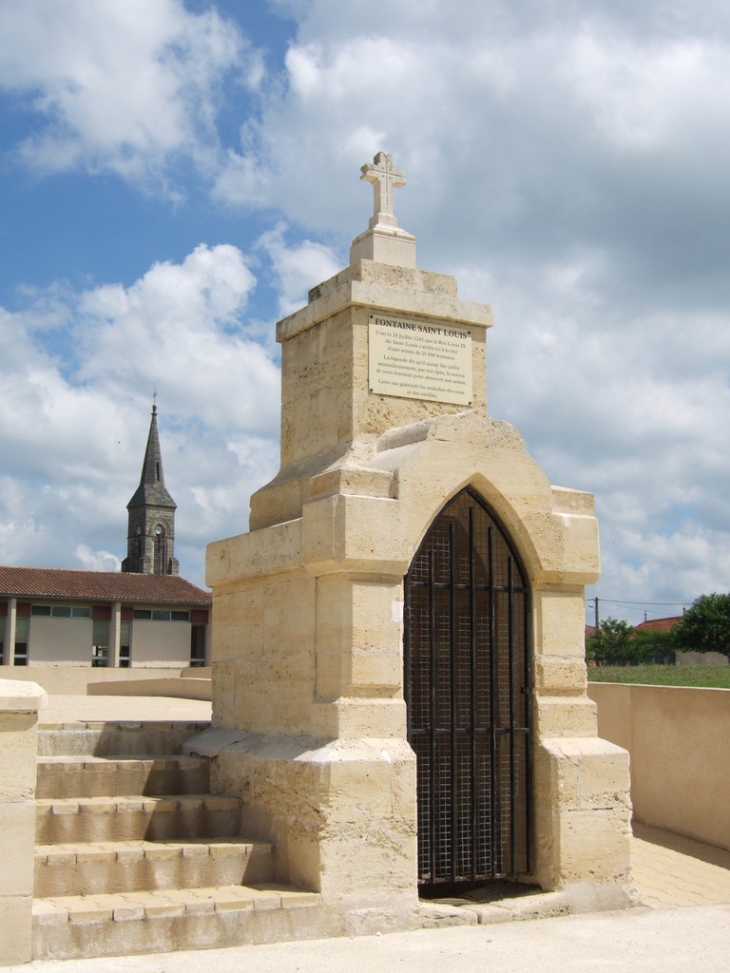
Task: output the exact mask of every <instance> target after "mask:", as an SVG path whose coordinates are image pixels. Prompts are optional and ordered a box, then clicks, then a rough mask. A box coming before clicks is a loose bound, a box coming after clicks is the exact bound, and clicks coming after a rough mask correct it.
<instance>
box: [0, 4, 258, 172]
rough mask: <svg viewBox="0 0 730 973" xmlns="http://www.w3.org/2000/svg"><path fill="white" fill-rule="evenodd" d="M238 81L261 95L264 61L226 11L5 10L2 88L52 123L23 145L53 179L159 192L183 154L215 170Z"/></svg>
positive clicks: (24, 154) (154, 7)
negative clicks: (71, 174) (99, 176)
mask: <svg viewBox="0 0 730 973" xmlns="http://www.w3.org/2000/svg"><path fill="white" fill-rule="evenodd" d="M232 71H235V72H236V73H237V76H238V77H239V78H240V79H241V80H242V81H243V82H244V84H248V85H249V86H250V87H252V88H257V87H258V85H259V84H260V81H261V77H262V71H263V68H262V62H261V57H260V54H259V53H258V52H256V51H254V50H252V49H251V48H250V46H249V45H247V43H246V42H245V41H244V39H243V37H242V35H241V33H240V31H239V30H238V29H237V28H236V27H235V25H234V24H233V23H232V22H230V21H225V20H223V19H222V18H221V17H220V16H219V15H218V14H217V13H216V12H215V10H208V11H204V12H202V13H200V14H194V13H191V12H190V11H188V10H186V9H185V7H184V6H183V4H182V3H181V2H180V0H124V2H123V3H101V4H99V3H88V2H86V0H62V2H59V0H6V2H5V3H3V5H2V7H0V86H2V87H4V88H5V89H6V90H8V91H13V92H15V93H16V94H17V95H19V96H20V97H21V98H22V99H23V102H24V104H25V105H26V106H27V107H28V108H29V110H31V111H32V112H34V113H36V114H37V115H38V116H40V118H42V119H44V120H45V124H44V125H42V126H41V127H40V128H39V129H38V130H37V131H36V132H35V134H33V135H31V136H29V137H28V138H26V139H25V140H24V141H23V142H22V143H21V145H20V146H19V153H20V157H21V159H22V160H23V162H25V163H26V164H27V165H29V166H32V167H33V168H35V169H37V170H39V171H41V172H54V171H56V172H57V171H64V170H68V169H86V170H87V171H91V172H94V171H101V170H105V169H108V170H112V171H114V172H116V173H118V174H119V175H122V176H124V177H127V178H130V179H133V180H135V181H138V182H141V183H142V184H150V183H155V184H156V183H158V181H159V180H160V179H164V175H165V170H166V167H167V164H168V163H169V162H170V161H171V157H174V156H176V155H180V156H189V157H192V158H193V159H194V161H195V162H196V163H197V164H198V165H199V166H201V167H202V168H203V169H207V168H209V167H210V166H212V165H213V164H214V159H215V153H216V145H217V136H216V132H215V118H216V114H217V109H218V101H219V98H220V90H221V84H222V82H223V80H224V78H225V77H226V75H227V74H228V73H229V72H232Z"/></svg>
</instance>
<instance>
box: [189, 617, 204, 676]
mask: <svg viewBox="0 0 730 973" xmlns="http://www.w3.org/2000/svg"><path fill="white" fill-rule="evenodd" d="M206 628H207V626H206V625H191V626H190V668H191V669H199V668H200V667H201V666H204V665H205V630H206Z"/></svg>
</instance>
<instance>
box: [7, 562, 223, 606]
mask: <svg viewBox="0 0 730 973" xmlns="http://www.w3.org/2000/svg"><path fill="white" fill-rule="evenodd" d="M0 597H11V598H15V597H17V598H66V599H69V600H74V601H78V600H84V601H125V602H138V603H140V604H141V603H143V602H144V603H154V604H165V605H172V604H178V605H210V604H211V603H212V601H211V596H210V592H208V591H204V590H203V589H202V588H197V587H196V586H195V585H194V584H191V583H190V582H189V581H185V579H184V578H181V577H180V576H179V575H173V574H121V573H116V572H114V571H75V570H72V569H68V568H15V567H3V566H0Z"/></svg>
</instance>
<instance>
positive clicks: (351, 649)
mask: <svg viewBox="0 0 730 973" xmlns="http://www.w3.org/2000/svg"><path fill="white" fill-rule="evenodd" d="M362 173H363V175H362V178H363V179H365V180H368V181H370V182H372V183H373V185H374V189H375V212H374V215H373V217H372V219H371V220H370V226H369V228H368V230H366V231H365V232H364V233H363V234H361V235H360V236H358V237H357V238H356V239H355V240H354V241H353V244H352V249H351V252H350V265H349V266H348V267H347V268H345V269H344V270H343V271H341V272H340V273H339V274H337V275H336V276H334V277H332V278H331V279H330V280H327V281H325V282H324V283H321V284H319V285H318V286H317V287H314V288H313V289H312V290H311V291H310V294H309V302H308V304H307V306H306V307H304V308H302V309H301V310H299V311H297V312H296V313H294V314H292V315H290V316H289V317H287V318H285V319H284V320H282V321H280V322H279V323H278V325H277V340H278V341H279V342H280V343H281V345H282V416H281V467H280V470H279V473H278V474H277V476H276V477H275V478H274V479H273V480H272V481H271V482H270V483H269V484H267V485H266V486H265V487H263V488H262V489H261V490H259V491H258V492H257V493H255V494H254V495H253V497H252V498H251V514H250V523H249V528H250V529H249V532H248V533H245V534H242V535H240V536H237V537H232V538H229V539H227V540H222V541H218V542H216V543H213V544H211V545H210V546H209V548H208V554H207V582H208V584H209V585H210V586H211V587H212V589H213V651H212V657H213V724H214V726H213V728H212V729H211V731H209V732H208V733H207V734H206V735H205V741H204V747H205V750H206V752H208V753H210V754H212V755H213V756H214V757H215V759H214V761H213V764H214V782H215V787H216V789H217V790H219V791H221V792H226V793H236V794H239V795H241V796H242V797H243V798H244V799H245V802H246V804H245V812H244V818H245V822H244V827H245V830H246V832H247V833H249V834H250V833H252V832H253V834H254V835H256V836H258V837H262V838H266V839H268V840H270V841H271V842H272V843H273V845H274V847H275V850H276V856H277V863H278V865H277V867H278V871H279V877H280V879H281V880H282V881H287V882H291V883H293V884H296V885H299V886H302V887H304V888H306V889H310V890H313V891H317V892H319V893H320V894H321V897H322V901H323V903H324V904H325V906H326V907H327V909H328V910H329V914H330V915H331V916H332V921H333V929H334V930H335V931H340V932H364V931H374V930H380V929H386V928H398V927H403V926H405V925H407V924H408V923H409V922H411V921H412V920H413V916H414V914H415V912H416V910H417V907H418V892H419V888H420V889H421V890H428V889H431V890H436V891H437V892H438V890H439V889H444V890H445V889H447V888H449V889H450V888H452V887H456V888H457V889H458V888H459V887H469V886H471V885H473V884H475V883H477V884H478V883H480V882H487V881H494V880H499V879H502V878H510V879H514V880H518V881H523V882H529V883H534V884H539V885H540V886H542V888H543V889H545V890H552V889H559V888H561V889H566V890H568V891H570V890H573V891H575V890H581V889H582V890H584V891H585V890H586V889H587V890H589V893H590V901H591V904H592V906H593V907H595V906H596V905H600V904H601V903H603V904H605V905H610V906H612V907H615V906H616V905H618V904H621V903H622V902H623V903H625V902H626V901H627V900H626V892H625V890H626V886H627V882H628V878H629V836H630V804H629V797H628V792H629V778H628V760H627V755H626V753H625V751H623V750H621V749H620V748H618V747H616V746H614V745H612V744H610V743H607V742H605V741H603V740H600V739H599V738H598V736H597V729H596V710H595V706H594V704H593V703H592V702H591V701H590V700H589V699H588V697H587V695H586V667H585V661H584V586H585V585H586V584H588V583H592V582H594V581H595V580H596V578H597V577H598V573H599V551H598V525H597V522H596V519H595V517H594V508H593V498H592V496H591V495H590V494H586V493H582V492H578V491H575V490H569V489H565V488H563V487H555V486H551V485H550V484H549V482H548V480H547V479H546V477H545V475H544V474H543V472H542V471H541V470H540V469H539V467H538V466H537V464H536V463H535V462H534V461H533V460H532V459H531V458H530V456H529V455H528V454H527V452H526V451H525V448H524V445H523V443H522V440H521V438H520V436H519V434H518V433H517V432H516V430H515V429H514V428H512V427H511V426H510V425H508V424H507V423H505V422H500V421H497V420H495V419H491V418H489V417H488V415H487V401H486V391H487V382H486V335H487V330H488V328H490V327H491V325H492V313H491V309H490V308H489V307H488V306H487V305H483V304H475V303H472V302H468V301H463V300H461V299H460V298H459V296H458V292H457V282H456V280H455V279H454V278H453V277H449V276H445V275H443V274H438V273H432V272H429V271H423V270H419V269H417V267H416V251H415V239H414V238H413V237H412V236H411V235H410V234H408V233H406V232H404V231H403V230H402V229H400V228H399V227H398V223H397V220H396V218H395V216H394V214H393V190H394V189H395V188H397V187H399V186H403V185H405V178H404V174H403V173H402V172H401V171H399V170H397V169H395V168H394V167H393V162H392V158H391V156H390V155H387V154H385V153H382V152H381V153H379V154H378V155H377V156H376V157H375V160H374V162H373V164H372V165H366V166H363V168H362Z"/></svg>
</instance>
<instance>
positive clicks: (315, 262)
mask: <svg viewBox="0 0 730 973" xmlns="http://www.w3.org/2000/svg"><path fill="white" fill-rule="evenodd" d="M286 231H287V226H286V224H284V223H279V224H278V225H277V226H276V227H275V228H274V229H273V230H268V231H267V232H266V233H263V234H262V235H261V236H260V237H259V239H258V242H257V244H256V245H257V247H260V248H261V249H263V250H265V251H266V253H267V254H268V256H269V259H270V260H271V265H272V269H273V272H274V278H275V280H276V281H277V283H278V288H279V291H280V297H279V314H280V315H281V317H285V316H286V315H287V314H292V313H293V312H294V311H296V310H297V308H300V307H302V305H303V304H306V303H307V292H308V291H309V290H310V289H311V288H312V287H314V286H315V285H316V284H319V283H321V282H322V281H323V280H327V279H328V278H329V277H332V276H333V275H334V274H336V273H337V272H338V271H339V270H341V269H342V268H341V267H340V265H339V264H338V262H337V260H336V259H335V255H334V253H333V252H332V250H331V249H330V248H329V247H325V246H323V245H322V244H321V243H313V242H312V241H311V240H303V241H302V242H301V243H298V244H295V245H293V246H287V245H286V243H285V241H284V234H285V233H286Z"/></svg>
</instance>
